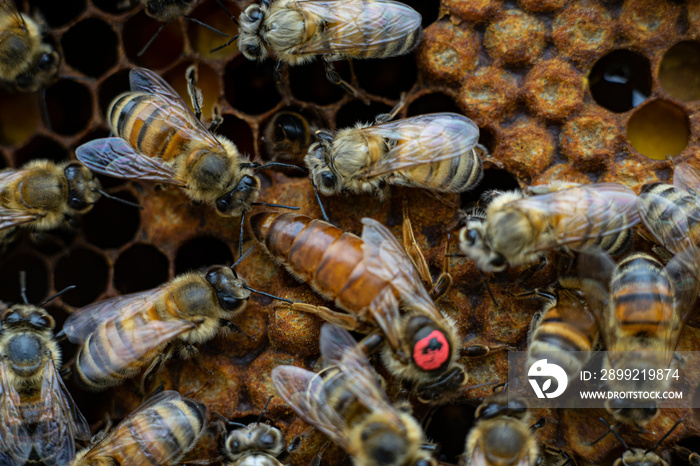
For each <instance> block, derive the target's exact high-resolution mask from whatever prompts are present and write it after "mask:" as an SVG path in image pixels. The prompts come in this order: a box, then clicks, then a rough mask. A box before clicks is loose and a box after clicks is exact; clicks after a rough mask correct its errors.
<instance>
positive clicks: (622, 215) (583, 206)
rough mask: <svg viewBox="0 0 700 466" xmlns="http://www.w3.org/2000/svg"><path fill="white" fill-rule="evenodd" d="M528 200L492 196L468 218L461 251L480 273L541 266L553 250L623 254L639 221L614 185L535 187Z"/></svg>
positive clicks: (631, 202)
mask: <svg viewBox="0 0 700 466" xmlns="http://www.w3.org/2000/svg"><path fill="white" fill-rule="evenodd" d="M530 193H532V194H533V195H532V196H529V197H525V196H524V195H523V194H522V193H520V192H517V191H509V192H496V193H494V194H495V196H494V197H493V199H492V200H491V202H490V203H489V205H488V206H487V208H486V212H485V213H484V212H478V213H476V214H475V215H472V216H470V217H468V219H467V226H465V227H464V228H462V230H461V231H460V233H459V240H460V249H461V250H462V252H463V253H464V254H465V255H467V256H468V257H469V258H470V259H472V260H474V261H475V262H476V265H477V266H478V267H479V269H481V270H482V271H484V272H500V271H502V270H504V269H505V268H506V266H507V265H510V266H519V265H526V264H533V263H535V262H538V261H539V262H543V261H545V260H546V253H547V251H549V250H551V249H557V248H560V249H563V250H564V251H569V250H573V251H580V250H582V249H583V248H584V247H587V246H589V245H594V244H595V245H599V246H600V247H601V248H603V249H604V250H606V251H607V252H608V253H610V254H617V253H620V252H622V251H623V250H624V249H625V248H627V246H628V244H629V242H630V239H631V233H630V227H632V226H633V225H634V224H636V223H637V222H638V221H639V213H638V212H637V206H636V200H637V196H635V194H634V193H633V192H632V191H631V190H630V189H629V188H626V187H624V186H622V185H619V184H615V183H598V184H590V185H584V186H579V185H574V184H571V183H569V184H564V183H557V184H551V185H544V186H535V187H533V188H531V189H530Z"/></svg>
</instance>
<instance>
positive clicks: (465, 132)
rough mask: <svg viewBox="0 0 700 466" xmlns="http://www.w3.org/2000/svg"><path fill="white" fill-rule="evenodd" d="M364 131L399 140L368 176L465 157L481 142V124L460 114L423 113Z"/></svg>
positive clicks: (374, 165)
mask: <svg viewBox="0 0 700 466" xmlns="http://www.w3.org/2000/svg"><path fill="white" fill-rule="evenodd" d="M362 131H363V132H367V133H369V134H372V135H376V136H380V137H382V138H384V139H389V140H393V141H396V146H395V147H394V148H393V149H391V150H390V151H389V152H388V153H387V154H386V156H385V157H383V158H382V159H381V160H379V161H377V163H375V164H373V165H372V166H371V167H370V168H369V170H368V171H367V173H366V175H367V176H370V177H372V176H380V175H384V174H386V173H391V172H395V171H399V170H404V169H407V168H412V167H415V166H418V165H423V164H429V163H435V162H441V161H443V160H449V159H454V158H457V157H462V156H465V155H467V154H468V151H470V150H471V149H473V148H474V147H476V144H477V143H478V142H479V127H478V126H476V124H475V123H474V122H473V121H472V120H470V119H469V118H467V117H465V116H463V115H459V114H457V113H433V114H429V115H420V116H416V117H412V118H406V119H405V120H398V121H391V122H389V123H383V124H381V125H376V126H370V127H368V128H364V129H363V130H362ZM399 153H400V154H401V156H400V157H398V154H399Z"/></svg>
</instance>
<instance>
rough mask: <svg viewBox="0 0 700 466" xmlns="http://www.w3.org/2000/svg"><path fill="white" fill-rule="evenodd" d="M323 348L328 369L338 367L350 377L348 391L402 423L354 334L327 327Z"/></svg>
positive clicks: (323, 334)
mask: <svg viewBox="0 0 700 466" xmlns="http://www.w3.org/2000/svg"><path fill="white" fill-rule="evenodd" d="M320 346H321V356H323V364H324V366H326V367H327V366H331V365H337V366H338V368H339V369H340V370H341V371H342V372H343V373H344V374H345V376H346V379H347V382H346V383H347V384H348V389H349V390H350V391H352V392H353V393H354V394H355V395H356V396H357V397H358V399H359V400H361V402H362V403H363V404H365V405H366V406H368V407H369V408H370V409H374V410H377V409H379V410H382V411H386V412H388V413H389V414H390V415H394V417H396V420H397V422H398V416H396V415H395V414H394V408H393V407H392V405H391V403H390V402H389V399H388V398H387V396H386V394H385V393H384V390H383V389H382V388H381V384H380V382H379V378H378V377H379V376H378V375H377V373H376V372H375V371H374V369H373V368H372V366H371V365H370V363H369V360H368V359H367V356H366V355H365V353H363V352H362V350H361V349H360V348H359V346H358V345H357V342H356V341H355V339H354V338H353V337H352V335H350V332H348V331H347V330H345V329H343V328H340V327H337V326H335V325H331V324H323V327H321V343H320Z"/></svg>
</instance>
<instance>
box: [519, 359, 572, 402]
mask: <svg viewBox="0 0 700 466" xmlns="http://www.w3.org/2000/svg"><path fill="white" fill-rule="evenodd" d="M527 375H528V377H529V378H528V381H529V382H530V385H531V386H532V389H533V390H534V391H535V395H537V398H545V397H546V398H556V397H558V396H560V395H561V394H562V393H564V390H566V386H567V385H568V383H569V377H568V376H567V375H566V371H564V369H562V368H561V367H560V366H558V365H557V364H549V363H547V360H546V359H540V360H539V361H535V362H534V363H533V364H532V366H530V370H528V372H527ZM532 377H535V378H532ZM545 377H546V378H545ZM552 379H555V380H556V381H557V386H556V390H554V391H553V392H548V390H549V389H550V388H551V387H552ZM538 380H541V381H542V386H541V387H540V384H539V382H538Z"/></svg>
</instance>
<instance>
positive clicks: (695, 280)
mask: <svg viewBox="0 0 700 466" xmlns="http://www.w3.org/2000/svg"><path fill="white" fill-rule="evenodd" d="M664 271H665V272H666V273H667V274H668V277H669V278H670V280H671V283H673V285H674V287H673V292H674V295H673V314H672V315H673V320H672V322H671V325H670V327H671V331H670V332H667V335H668V337H669V341H667V345H666V348H668V349H669V350H671V351H672V350H675V349H676V346H677V345H678V341H679V340H680V336H681V331H682V330H683V327H684V326H685V323H686V322H687V321H688V319H689V318H690V316H691V315H692V313H693V310H694V307H695V301H696V300H697V297H698V292H699V291H700V250H699V249H698V248H697V247H695V246H693V247H691V248H688V249H685V250H683V251H681V252H679V253H678V254H676V255H675V256H673V258H671V260H670V261H669V262H668V264H666V267H665V268H664ZM670 356H672V355H669V359H670Z"/></svg>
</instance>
